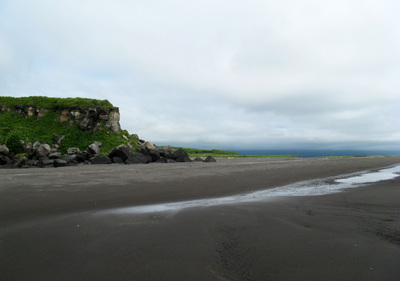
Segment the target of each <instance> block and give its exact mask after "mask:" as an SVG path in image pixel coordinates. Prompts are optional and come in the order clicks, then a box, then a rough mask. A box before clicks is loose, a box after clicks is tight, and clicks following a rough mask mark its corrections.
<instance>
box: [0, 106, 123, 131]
mask: <svg viewBox="0 0 400 281" xmlns="http://www.w3.org/2000/svg"><path fill="white" fill-rule="evenodd" d="M11 110H13V111H15V112H16V113H17V114H24V115H26V116H27V117H28V116H36V117H37V119H38V120H39V119H40V118H42V117H43V116H45V115H46V114H48V113H49V112H56V114H57V116H58V117H57V118H56V121H59V122H67V123H68V124H69V125H74V124H77V125H79V128H80V129H81V130H82V131H85V132H86V131H96V130H98V129H100V128H101V127H102V126H105V128H107V129H109V130H111V131H112V132H114V133H116V134H119V130H120V129H121V126H120V123H119V120H120V114H119V109H118V108H117V107H111V108H105V107H101V106H97V107H76V106H74V107H68V106H56V107H53V108H48V107H36V106H32V105H25V106H23V105H13V106H7V105H3V106H0V114H1V113H2V112H6V111H11Z"/></svg>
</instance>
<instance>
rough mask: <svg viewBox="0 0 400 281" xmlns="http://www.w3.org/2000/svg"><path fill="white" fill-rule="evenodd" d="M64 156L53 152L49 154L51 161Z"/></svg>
mask: <svg viewBox="0 0 400 281" xmlns="http://www.w3.org/2000/svg"><path fill="white" fill-rule="evenodd" d="M61 156H62V154H61V152H52V153H50V154H49V156H48V157H49V159H59V158H61Z"/></svg>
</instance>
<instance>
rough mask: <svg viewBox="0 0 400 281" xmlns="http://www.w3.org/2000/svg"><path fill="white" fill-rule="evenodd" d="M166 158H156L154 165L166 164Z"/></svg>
mask: <svg viewBox="0 0 400 281" xmlns="http://www.w3.org/2000/svg"><path fill="white" fill-rule="evenodd" d="M168 160H169V159H167V158H158V159H157V160H156V161H154V162H155V163H168Z"/></svg>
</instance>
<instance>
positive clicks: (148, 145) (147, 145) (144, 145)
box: [139, 141, 156, 152]
mask: <svg viewBox="0 0 400 281" xmlns="http://www.w3.org/2000/svg"><path fill="white" fill-rule="evenodd" d="M139 149H140V151H142V152H143V151H147V150H149V149H156V147H155V146H154V144H151V143H150V142H148V141H146V142H145V143H142V144H141V145H140V146H139Z"/></svg>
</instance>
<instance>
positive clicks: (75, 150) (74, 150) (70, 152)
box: [67, 147, 81, 155]
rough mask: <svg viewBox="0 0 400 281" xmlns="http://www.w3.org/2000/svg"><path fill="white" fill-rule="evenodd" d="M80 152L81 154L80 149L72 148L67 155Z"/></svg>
mask: <svg viewBox="0 0 400 281" xmlns="http://www.w3.org/2000/svg"><path fill="white" fill-rule="evenodd" d="M80 152H81V151H80V149H79V148H77V147H70V148H68V149H67V153H68V154H69V155H74V154H78V153H80Z"/></svg>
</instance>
